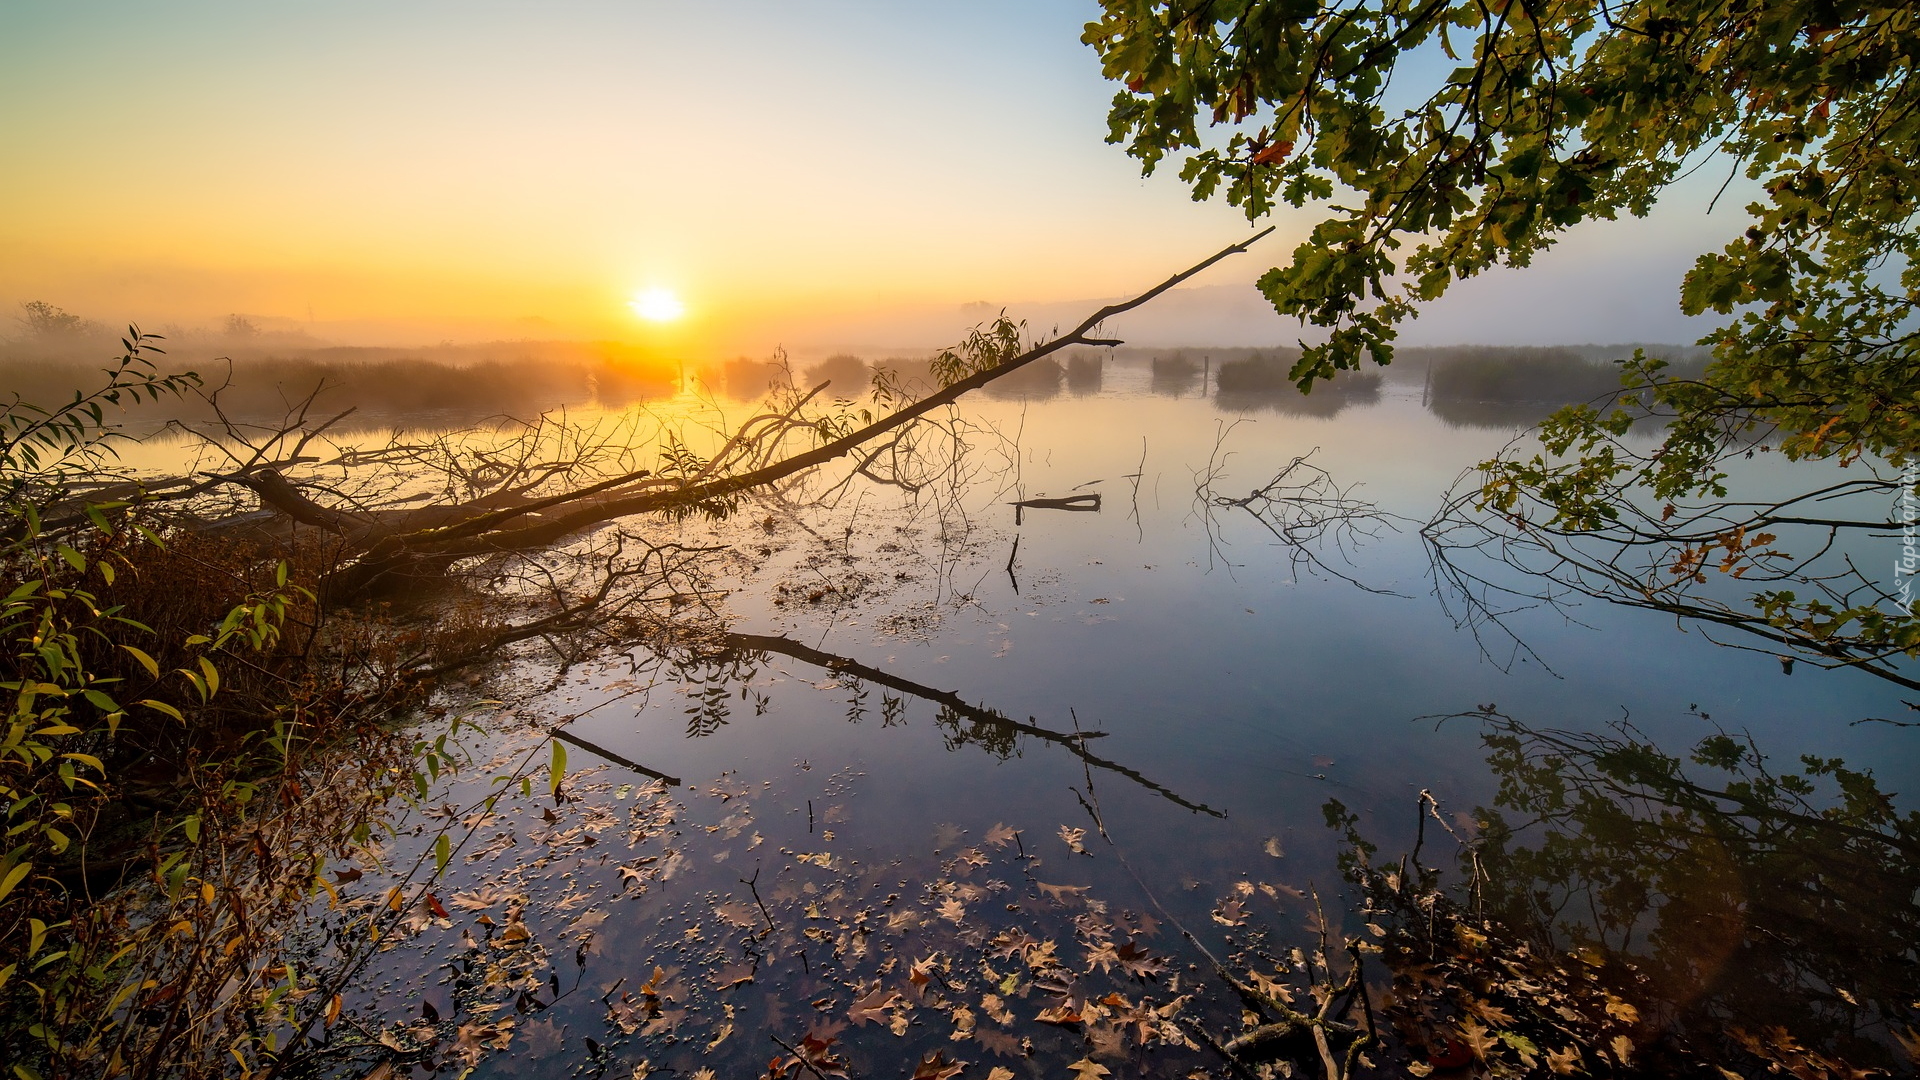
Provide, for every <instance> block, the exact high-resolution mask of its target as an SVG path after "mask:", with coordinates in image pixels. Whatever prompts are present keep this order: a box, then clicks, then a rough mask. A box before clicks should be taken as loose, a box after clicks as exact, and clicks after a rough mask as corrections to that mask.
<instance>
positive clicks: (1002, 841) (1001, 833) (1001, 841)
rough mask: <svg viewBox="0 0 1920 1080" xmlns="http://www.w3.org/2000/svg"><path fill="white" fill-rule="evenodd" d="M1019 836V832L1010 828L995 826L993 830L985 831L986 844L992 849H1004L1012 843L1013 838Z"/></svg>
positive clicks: (1001, 825)
mask: <svg viewBox="0 0 1920 1080" xmlns="http://www.w3.org/2000/svg"><path fill="white" fill-rule="evenodd" d="M1019 835H1020V830H1018V829H1015V828H1013V827H1012V826H1009V825H1006V824H996V825H994V826H993V828H991V829H988V830H987V843H989V844H992V845H993V846H994V847H1006V846H1007V845H1008V844H1011V843H1013V842H1014V838H1015V837H1017V836H1019Z"/></svg>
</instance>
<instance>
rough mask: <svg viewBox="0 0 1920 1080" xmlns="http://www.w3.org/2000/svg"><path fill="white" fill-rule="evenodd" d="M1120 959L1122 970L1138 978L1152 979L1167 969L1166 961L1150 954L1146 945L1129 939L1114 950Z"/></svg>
mask: <svg viewBox="0 0 1920 1080" xmlns="http://www.w3.org/2000/svg"><path fill="white" fill-rule="evenodd" d="M1114 955H1115V956H1117V957H1118V958H1119V960H1120V970H1122V971H1124V972H1126V973H1127V974H1129V975H1131V976H1133V977H1134V978H1136V979H1151V978H1154V977H1156V976H1158V975H1159V974H1160V973H1161V972H1163V971H1165V970H1167V964H1166V961H1164V960H1161V959H1158V958H1156V957H1154V956H1153V955H1151V954H1149V953H1148V952H1147V950H1146V949H1145V947H1143V946H1140V945H1136V944H1134V943H1133V942H1131V941H1129V942H1127V943H1125V944H1123V945H1121V946H1120V947H1119V948H1118V949H1115V950H1114Z"/></svg>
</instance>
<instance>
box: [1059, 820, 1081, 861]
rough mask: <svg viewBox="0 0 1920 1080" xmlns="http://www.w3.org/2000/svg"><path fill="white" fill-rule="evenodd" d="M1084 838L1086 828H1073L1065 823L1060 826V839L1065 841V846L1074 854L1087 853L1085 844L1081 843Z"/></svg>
mask: <svg viewBox="0 0 1920 1080" xmlns="http://www.w3.org/2000/svg"><path fill="white" fill-rule="evenodd" d="M1086 838H1087V830H1085V829H1075V828H1072V827H1071V826H1067V825H1062V826H1060V839H1062V840H1064V841H1066V844H1067V848H1068V849H1069V850H1071V851H1072V852H1073V853H1074V854H1075V855H1085V854H1086V853H1087V846H1086V844H1084V843H1082V841H1084V840H1085V839H1086Z"/></svg>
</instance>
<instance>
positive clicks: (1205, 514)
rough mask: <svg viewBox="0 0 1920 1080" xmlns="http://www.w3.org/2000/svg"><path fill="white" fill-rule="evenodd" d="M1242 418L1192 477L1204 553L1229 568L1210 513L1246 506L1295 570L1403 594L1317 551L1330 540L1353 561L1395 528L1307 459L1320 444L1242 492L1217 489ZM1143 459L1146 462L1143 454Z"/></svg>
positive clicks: (1223, 430) (1344, 559) (1387, 593)
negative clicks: (1375, 583)
mask: <svg viewBox="0 0 1920 1080" xmlns="http://www.w3.org/2000/svg"><path fill="white" fill-rule="evenodd" d="M1246 422H1247V421H1244V420H1235V421H1234V422H1233V423H1231V424H1227V425H1224V426H1223V427H1222V428H1221V430H1220V433H1219V435H1218V436H1216V437H1215V439H1214V444H1213V453H1212V455H1210V456H1209V457H1208V459H1207V467H1206V470H1205V471H1204V472H1200V473H1197V474H1196V476H1195V484H1194V491H1193V495H1194V502H1195V504H1196V509H1197V511H1198V513H1199V515H1200V517H1201V523H1202V524H1203V525H1205V526H1206V530H1207V555H1208V558H1209V559H1211V558H1212V557H1213V556H1215V555H1219V556H1220V557H1221V561H1222V562H1225V563H1226V564H1227V567H1228V568H1229V572H1231V569H1232V567H1233V563H1232V561H1230V560H1228V559H1227V558H1226V552H1225V551H1224V550H1223V548H1224V546H1225V544H1226V540H1225V539H1224V537H1223V536H1222V535H1221V526H1220V522H1219V520H1218V519H1217V518H1216V517H1215V516H1214V515H1215V511H1216V510H1229V509H1237V510H1245V511H1246V512H1247V514H1248V515H1249V516H1250V517H1252V518H1253V519H1254V520H1255V521H1256V522H1259V524H1260V526H1261V528H1264V529H1266V530H1267V532H1269V533H1271V534H1273V538H1274V539H1275V540H1277V541H1279V542H1280V545H1281V546H1282V547H1283V548H1285V549H1286V553H1287V558H1288V559H1289V560H1291V561H1292V563H1293V568H1294V570H1295V572H1296V573H1297V572H1298V571H1299V570H1301V569H1302V568H1305V569H1306V571H1307V572H1308V573H1309V574H1326V575H1328V576H1329V577H1336V578H1339V579H1340V580H1341V581H1344V582H1346V583H1347V584H1349V585H1352V586H1355V587H1356V588H1360V589H1365V590H1366V591H1367V592H1370V593H1378V594H1380V595H1382V596H1403V594H1401V593H1396V592H1394V591H1392V590H1391V589H1379V588H1375V587H1373V586H1371V585H1368V584H1366V583H1365V582H1362V581H1360V580H1359V579H1357V578H1355V577H1354V576H1353V575H1351V574H1348V573H1345V572H1343V571H1341V570H1340V569H1338V568H1336V567H1335V566H1333V565H1332V564H1331V563H1330V562H1329V561H1328V560H1327V559H1325V558H1322V557H1321V555H1320V554H1319V552H1318V551H1317V550H1316V549H1318V548H1320V547H1321V546H1322V545H1324V544H1327V543H1331V544H1332V545H1333V549H1334V551H1335V552H1336V553H1338V555H1339V557H1340V561H1341V562H1343V563H1346V564H1347V565H1349V566H1351V565H1352V562H1353V559H1352V551H1353V549H1356V548H1358V547H1359V546H1360V544H1361V543H1363V542H1364V541H1366V540H1371V539H1374V538H1376V537H1378V536H1379V527H1380V526H1382V525H1384V526H1386V527H1387V528H1389V529H1394V528H1395V526H1394V521H1395V520H1396V518H1395V516H1394V515H1392V514H1389V513H1387V512H1386V511H1384V510H1381V509H1380V508H1379V507H1378V506H1375V505H1374V504H1373V503H1370V502H1366V501H1364V500H1361V499H1356V498H1354V497H1353V494H1352V493H1353V487H1352V486H1349V487H1344V488H1343V487H1341V486H1340V485H1339V484H1338V483H1336V482H1335V481H1334V479H1333V474H1332V473H1329V472H1328V471H1327V470H1325V469H1323V468H1321V467H1320V466H1318V465H1315V464H1313V463H1312V462H1311V461H1309V460H1308V459H1309V458H1311V457H1313V455H1314V454H1316V453H1319V448H1318V447H1315V448H1314V449H1312V450H1309V451H1307V452H1306V453H1304V454H1301V455H1300V456H1298V457H1296V458H1294V459H1293V460H1292V461H1289V462H1288V463H1287V464H1286V465H1284V466H1282V467H1281V468H1280V470H1279V471H1278V472H1276V473H1275V474H1274V475H1273V477H1272V479H1269V480H1268V481H1267V482H1266V483H1264V484H1262V485H1260V486H1259V487H1257V488H1254V489H1253V490H1252V491H1250V492H1248V493H1247V494H1246V495H1244V496H1240V497H1235V496H1230V495H1222V494H1220V493H1219V492H1218V491H1217V490H1216V485H1218V484H1219V483H1220V482H1221V481H1222V480H1223V479H1224V478H1225V477H1226V473H1227V459H1228V458H1230V457H1231V456H1232V454H1231V453H1230V452H1228V451H1226V449H1225V447H1226V442H1227V436H1229V435H1231V434H1232V433H1233V429H1234V428H1236V427H1238V426H1240V425H1241V424H1243V423H1246ZM1142 461H1143V462H1144V461H1145V455H1144V453H1143V454H1142ZM1401 520H1404V519H1401ZM1395 531H1398V530H1397V529H1396V530H1395ZM1403 598H1404V597H1403Z"/></svg>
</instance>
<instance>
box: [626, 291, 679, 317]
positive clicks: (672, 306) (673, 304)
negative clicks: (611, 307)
mask: <svg viewBox="0 0 1920 1080" xmlns="http://www.w3.org/2000/svg"><path fill="white" fill-rule="evenodd" d="M627 306H628V307H630V308H632V309H633V313H634V314H635V315H638V316H640V317H641V318H643V319H645V320H647V321H648V322H672V321H674V320H675V319H678V318H679V317H680V316H682V315H685V314H686V313H687V306H686V305H685V304H683V303H681V302H680V297H679V296H678V295H676V294H675V293H674V291H673V290H672V289H645V290H642V291H640V292H637V293H634V294H633V299H631V300H629V301H627Z"/></svg>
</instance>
